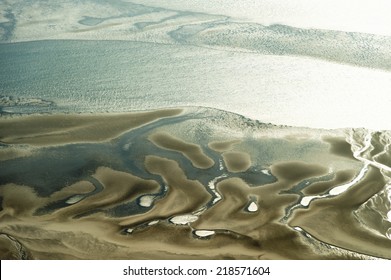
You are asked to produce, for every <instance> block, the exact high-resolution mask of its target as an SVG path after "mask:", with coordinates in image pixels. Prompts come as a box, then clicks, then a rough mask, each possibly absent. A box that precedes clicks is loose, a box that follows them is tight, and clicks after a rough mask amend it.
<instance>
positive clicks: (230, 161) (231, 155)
mask: <svg viewBox="0 0 391 280" xmlns="http://www.w3.org/2000/svg"><path fill="white" fill-rule="evenodd" d="M223 160H224V163H225V165H226V166H227V169H228V171H230V172H244V171H246V170H247V169H249V168H250V166H251V158H250V155H249V154H247V153H243V152H234V151H230V152H224V153H223Z"/></svg>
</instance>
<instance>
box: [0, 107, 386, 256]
mask: <svg viewBox="0 0 391 280" xmlns="http://www.w3.org/2000/svg"><path fill="white" fill-rule="evenodd" d="M201 114H203V115H204V116H206V115H207V116H208V117H204V118H199V116H200V115H201ZM232 120H235V121H232ZM216 123H217V124H218V125H216ZM249 123H251V122H250V121H249V120H246V119H244V118H236V117H234V116H230V115H229V113H227V112H224V113H222V112H220V111H217V110H215V111H213V110H211V109H208V110H205V111H202V110H201V109H198V110H191V109H186V110H179V109H178V110H174V109H170V110H158V111H154V112H152V111H151V112H143V113H129V114H118V115H113V114H107V115H96V116H92V115H88V116H87V115H64V116H59V115H53V116H25V117H18V118H11V119H3V120H0V124H1V127H2V128H4V129H2V130H1V139H2V143H3V144H2V148H1V149H9V150H10V151H11V150H12V151H13V153H14V155H15V156H9V155H8V154H7V153H3V154H1V153H0V160H1V161H2V168H1V169H0V203H1V207H0V233H1V235H0V252H1V254H0V257H1V258H2V259H9V258H11V259H371V258H374V257H375V258H387V259H391V254H390V252H391V250H390V249H391V240H390V239H389V238H388V235H387V232H389V231H390V229H389V228H390V227H391V225H390V222H389V221H388V220H387V219H388V218H389V217H388V215H389V212H390V210H391V209H389V208H390V202H389V201H388V200H387V199H388V197H389V195H388V193H389V191H388V189H389V185H390V181H389V180H390V179H389V177H388V175H387V172H386V171H387V170H384V169H382V168H381V167H382V166H385V165H386V164H388V158H389V154H388V153H389V151H388V147H389V146H388V143H389V140H388V138H387V135H388V134H387V133H382V134H381V135H380V134H379V135H378V134H368V133H366V132H365V131H354V132H351V131H350V132H349V131H347V132H346V131H333V132H331V131H322V130H310V129H306V130H305V133H304V134H305V137H304V136H303V137H300V135H304V134H303V133H300V130H299V129H295V128H288V127H284V128H281V127H277V126H276V127H273V126H267V127H265V126H262V125H259V126H256V127H251V130H246V131H245V132H243V127H248V124H249ZM56 124H59V125H58V126H57V125H56ZM136 127H137V129H132V128H136ZM200 127H201V128H202V129H200ZM235 127H237V128H236V129H235ZM250 132H251V133H250ZM184 135H185V137H184ZM233 135H234V136H235V137H233ZM241 135H242V136H241ZM344 135H345V138H343V137H344ZM371 135H372V136H373V137H374V139H372V140H371V139H370V138H369V136H371ZM182 139H186V141H184V140H182ZM344 139H345V140H344ZM67 141H68V142H67ZM382 145H383V146H382ZM32 146H33V148H32V150H33V152H31V153H30V152H27V151H29V147H32ZM366 149H367V150H366ZM372 161H373V164H372ZM378 163H379V164H378ZM380 163H381V164H380ZM341 186H349V187H348V188H346V189H344V190H343V191H341V192H337V193H335V192H330V191H331V190H333V189H335V188H338V187H341ZM303 201H306V203H302V202H303ZM371 217H375V218H376V219H373V220H370V222H368V221H369V218H371Z"/></svg>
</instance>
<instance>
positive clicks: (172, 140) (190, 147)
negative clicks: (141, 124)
mask: <svg viewBox="0 0 391 280" xmlns="http://www.w3.org/2000/svg"><path fill="white" fill-rule="evenodd" d="M148 139H149V140H151V141H152V142H153V143H154V144H155V145H157V146H159V147H161V148H163V149H168V150H172V151H178V152H181V153H182V154H183V155H184V156H185V157H187V158H188V159H189V160H190V161H191V163H192V164H193V166H194V167H197V168H202V169H206V168H210V167H212V166H213V165H214V162H213V160H212V159H211V158H209V157H208V156H207V155H205V153H204V152H203V151H202V149H201V147H200V146H199V145H195V144H192V143H186V142H184V141H182V140H180V139H178V138H176V137H173V136H171V135H170V134H168V133H164V132H160V133H155V134H152V135H150V137H149V138H148Z"/></svg>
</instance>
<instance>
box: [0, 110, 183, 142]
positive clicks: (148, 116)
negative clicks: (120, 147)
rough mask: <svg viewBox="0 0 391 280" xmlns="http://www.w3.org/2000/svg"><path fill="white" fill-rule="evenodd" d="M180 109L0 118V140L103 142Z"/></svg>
mask: <svg viewBox="0 0 391 280" xmlns="http://www.w3.org/2000/svg"><path fill="white" fill-rule="evenodd" d="M181 112H182V110H181V109H166V110H156V111H150V112H136V113H123V114H100V115H93V114H90V115H87V114H80V115H60V114H58V115H32V116H22V117H13V118H7V119H0V142H3V143H6V144H29V145H35V146H45V145H59V144H69V143H78V142H102V141H107V140H110V139H112V138H115V137H118V136H119V135H121V134H122V133H124V132H126V131H128V130H130V129H133V128H135V127H138V126H140V125H144V124H147V123H149V122H152V121H156V120H157V119H159V118H164V117H170V116H174V115H178V114H180V113H181Z"/></svg>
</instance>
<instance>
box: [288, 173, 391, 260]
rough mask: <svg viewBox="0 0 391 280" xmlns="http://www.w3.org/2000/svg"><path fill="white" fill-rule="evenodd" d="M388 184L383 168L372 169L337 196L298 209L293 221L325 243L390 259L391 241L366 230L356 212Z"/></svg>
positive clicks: (292, 223) (295, 224) (291, 223)
mask: <svg viewBox="0 0 391 280" xmlns="http://www.w3.org/2000/svg"><path fill="white" fill-rule="evenodd" d="M384 184H385V182H384V179H383V177H382V176H381V175H380V171H379V170H378V169H375V168H370V170H369V171H368V174H367V175H366V177H365V178H364V179H363V180H362V181H361V182H359V183H358V184H356V185H354V186H353V187H352V188H350V189H349V190H348V191H346V192H345V193H343V194H341V195H338V196H336V197H334V198H329V199H323V200H315V201H313V202H312V203H311V205H310V206H309V208H308V209H305V210H298V211H297V212H296V213H295V214H294V216H293V217H292V219H291V220H290V222H289V224H290V225H292V226H300V227H302V228H303V229H304V230H306V231H307V232H309V233H310V234H312V235H313V236H315V237H316V238H319V239H320V240H321V241H323V242H326V243H329V244H333V245H335V246H339V247H342V248H345V249H348V250H352V251H356V252H360V253H363V254H368V255H372V256H379V257H384V258H389V257H390V252H391V242H390V240H389V239H387V238H386V237H382V236H379V235H376V234H374V233H372V232H370V231H368V230H365V229H364V228H363V227H362V225H361V223H360V222H359V221H358V220H357V219H356V218H355V216H354V214H353V211H354V210H356V209H357V208H358V207H359V206H360V205H361V204H362V203H363V202H365V201H366V200H367V199H368V198H369V197H371V196H372V195H374V194H376V193H377V192H379V191H380V190H382V189H383V187H384ZM330 228H332V230H330Z"/></svg>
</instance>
